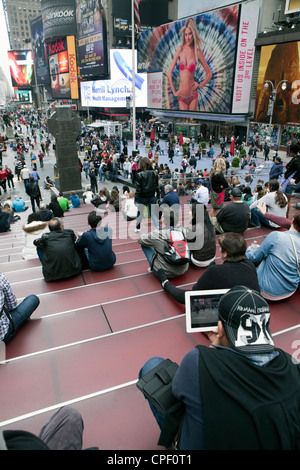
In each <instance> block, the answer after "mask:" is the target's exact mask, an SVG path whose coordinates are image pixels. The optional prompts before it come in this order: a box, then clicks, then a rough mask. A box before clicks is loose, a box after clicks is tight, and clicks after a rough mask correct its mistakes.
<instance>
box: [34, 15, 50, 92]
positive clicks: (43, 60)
mask: <svg viewBox="0 0 300 470" xmlns="http://www.w3.org/2000/svg"><path fill="white" fill-rule="evenodd" d="M30 29H31V44H32V52H33V59H34V65H35V74H36V82H37V85H50V74H49V64H48V57H47V45H46V43H45V42H44V31H43V21H42V17H41V16H39V17H38V18H35V19H34V20H32V21H31V22H30Z"/></svg>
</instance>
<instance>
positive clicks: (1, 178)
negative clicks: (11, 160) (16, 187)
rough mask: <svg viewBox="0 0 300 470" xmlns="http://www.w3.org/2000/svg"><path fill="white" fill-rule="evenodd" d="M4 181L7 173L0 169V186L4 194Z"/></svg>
mask: <svg viewBox="0 0 300 470" xmlns="http://www.w3.org/2000/svg"><path fill="white" fill-rule="evenodd" d="M6 179H7V173H6V171H5V170H3V168H2V167H0V185H1V187H2V188H3V191H4V192H5V193H6Z"/></svg>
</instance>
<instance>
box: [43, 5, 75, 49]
mask: <svg viewBox="0 0 300 470" xmlns="http://www.w3.org/2000/svg"><path fill="white" fill-rule="evenodd" d="M41 7H42V19H43V29H44V39H45V41H47V40H48V39H49V40H51V39H52V38H59V37H61V36H73V35H75V34H76V9H75V0H41Z"/></svg>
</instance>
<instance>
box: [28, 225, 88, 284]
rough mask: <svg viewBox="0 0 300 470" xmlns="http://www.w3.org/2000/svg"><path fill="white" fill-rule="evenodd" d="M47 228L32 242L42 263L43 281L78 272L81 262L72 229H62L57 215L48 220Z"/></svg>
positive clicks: (62, 277)
mask: <svg viewBox="0 0 300 470" xmlns="http://www.w3.org/2000/svg"><path fill="white" fill-rule="evenodd" d="M49 230H50V232H49V233H44V234H43V235H42V237H41V238H38V239H37V240H34V242H33V243H34V245H35V246H36V247H37V253H38V256H39V259H40V261H41V262H42V265H43V275H44V278H45V281H54V280H58V279H65V278H68V277H72V276H75V275H76V274H79V273H80V272H81V269H82V263H81V259H80V256H79V254H78V252H77V251H76V248H75V241H76V235H75V233H74V231H73V230H70V229H64V226H63V224H62V221H61V220H60V219H59V218H57V217H54V218H53V219H51V220H50V221H49Z"/></svg>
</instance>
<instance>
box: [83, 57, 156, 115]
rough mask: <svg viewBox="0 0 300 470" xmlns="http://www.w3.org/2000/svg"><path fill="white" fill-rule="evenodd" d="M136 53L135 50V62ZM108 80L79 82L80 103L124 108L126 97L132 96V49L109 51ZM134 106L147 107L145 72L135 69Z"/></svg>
mask: <svg viewBox="0 0 300 470" xmlns="http://www.w3.org/2000/svg"><path fill="white" fill-rule="evenodd" d="M136 63H137V54H136V51H135V64H136ZM110 71H111V79H110V80H95V81H88V82H82V83H81V104H82V106H86V107H100V108H106V107H109V108H126V98H128V97H131V96H132V81H133V70H132V51H131V50H130V49H112V50H111V51H110ZM135 101H136V103H135V104H136V107H141V108H145V107H147V74H139V73H137V72H136V71H135Z"/></svg>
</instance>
